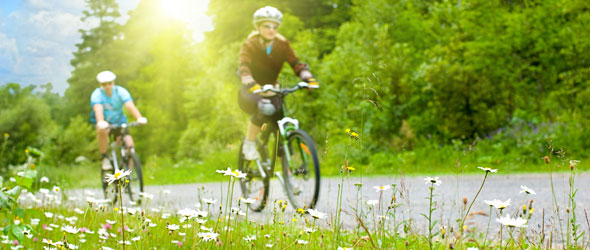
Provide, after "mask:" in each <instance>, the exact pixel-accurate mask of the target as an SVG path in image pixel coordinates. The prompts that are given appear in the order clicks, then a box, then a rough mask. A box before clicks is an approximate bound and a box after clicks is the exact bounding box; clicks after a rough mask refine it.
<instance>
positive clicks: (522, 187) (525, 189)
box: [520, 186, 537, 195]
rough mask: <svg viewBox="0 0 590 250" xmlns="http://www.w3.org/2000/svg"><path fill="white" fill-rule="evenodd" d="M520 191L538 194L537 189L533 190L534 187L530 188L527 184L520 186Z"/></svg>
mask: <svg viewBox="0 0 590 250" xmlns="http://www.w3.org/2000/svg"><path fill="white" fill-rule="evenodd" d="M520 189H521V190H520V193H521V194H522V193H526V194H533V195H534V194H537V193H535V191H533V190H532V189H530V188H528V187H527V186H520Z"/></svg>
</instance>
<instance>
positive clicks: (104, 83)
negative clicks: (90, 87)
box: [100, 82, 113, 87]
mask: <svg viewBox="0 0 590 250" xmlns="http://www.w3.org/2000/svg"><path fill="white" fill-rule="evenodd" d="M112 84H113V82H103V83H100V86H103V87H104V86H108V85H112Z"/></svg>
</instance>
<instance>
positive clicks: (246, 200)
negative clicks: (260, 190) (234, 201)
mask: <svg viewBox="0 0 590 250" xmlns="http://www.w3.org/2000/svg"><path fill="white" fill-rule="evenodd" d="M254 202H256V200H255V199H252V198H247V199H244V203H245V204H252V203H254Z"/></svg>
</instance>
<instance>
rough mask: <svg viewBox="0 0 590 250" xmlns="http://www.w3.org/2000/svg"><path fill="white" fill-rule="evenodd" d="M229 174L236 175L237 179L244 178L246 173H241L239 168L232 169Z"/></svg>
mask: <svg viewBox="0 0 590 250" xmlns="http://www.w3.org/2000/svg"><path fill="white" fill-rule="evenodd" d="M231 176H233V177H236V178H238V179H243V178H246V173H242V171H240V170H234V171H232V172H231Z"/></svg>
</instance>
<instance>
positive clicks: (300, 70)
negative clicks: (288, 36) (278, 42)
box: [284, 41, 313, 81]
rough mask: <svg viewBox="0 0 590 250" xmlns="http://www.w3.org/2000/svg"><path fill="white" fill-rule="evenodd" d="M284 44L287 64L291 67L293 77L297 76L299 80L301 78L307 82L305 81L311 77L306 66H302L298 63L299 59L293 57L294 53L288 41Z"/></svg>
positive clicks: (302, 64)
mask: <svg viewBox="0 0 590 250" xmlns="http://www.w3.org/2000/svg"><path fill="white" fill-rule="evenodd" d="M284 42H285V53H286V58H287V62H288V63H289V65H291V68H293V71H294V72H295V75H297V76H299V78H301V79H302V80H304V81H307V79H309V78H312V77H313V76H312V75H311V73H310V72H309V68H308V67H307V64H304V63H302V62H300V61H299V58H297V56H296V55H295V51H293V48H291V45H290V44H289V42H288V41H284Z"/></svg>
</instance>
